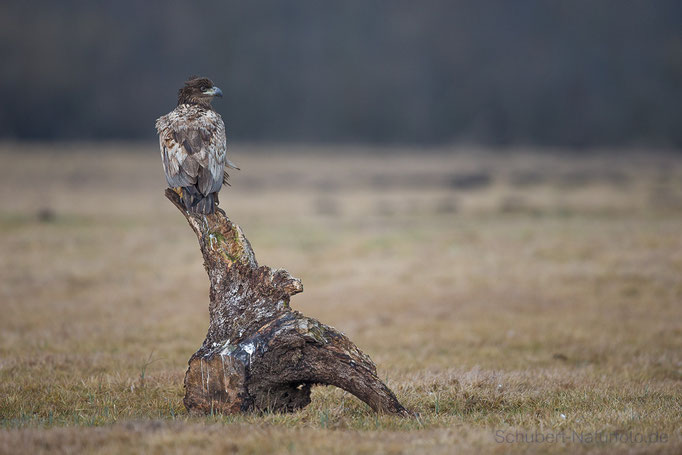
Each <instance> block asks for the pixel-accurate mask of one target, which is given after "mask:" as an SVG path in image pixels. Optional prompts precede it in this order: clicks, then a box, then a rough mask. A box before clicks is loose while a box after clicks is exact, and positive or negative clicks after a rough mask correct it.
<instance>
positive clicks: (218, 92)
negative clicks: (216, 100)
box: [204, 86, 223, 98]
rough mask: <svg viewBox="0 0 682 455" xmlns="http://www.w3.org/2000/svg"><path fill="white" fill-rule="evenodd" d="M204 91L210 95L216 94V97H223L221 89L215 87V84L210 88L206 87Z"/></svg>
mask: <svg viewBox="0 0 682 455" xmlns="http://www.w3.org/2000/svg"><path fill="white" fill-rule="evenodd" d="M204 93H205V94H207V95H211V96H218V97H221V98H222V97H223V91H222V90H220V89H219V88H218V87H215V86H214V87H211V88H210V89H208V90H206V91H205V92H204Z"/></svg>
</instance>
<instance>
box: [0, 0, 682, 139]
mask: <svg viewBox="0 0 682 455" xmlns="http://www.w3.org/2000/svg"><path fill="white" fill-rule="evenodd" d="M0 58H1V59H2V60H1V61H2V64H3V69H2V72H1V73H0V98H1V99H2V107H1V108H0V137H3V138H13V139H43V140H44V139H50V140H51V139H88V140H99V139H152V138H153V137H154V134H155V132H154V128H153V123H154V122H153V121H154V119H156V118H157V117H158V116H160V115H161V114H164V113H166V112H167V111H168V110H170V109H171V108H172V107H173V106H174V101H175V93H176V91H177V89H178V88H179V87H180V86H181V84H182V82H183V81H184V80H185V79H186V78H187V77H188V76H189V75H191V74H199V75H206V76H209V77H211V78H212V79H213V80H214V81H215V82H216V84H217V85H218V86H220V87H221V88H222V89H223V92H224V93H225V98H224V99H223V100H222V101H221V102H220V104H219V105H218V106H219V111H220V112H221V113H222V114H223V116H224V118H225V120H226V123H227V125H228V132H229V135H230V137H231V138H232V139H234V140H236V141H268V142H282V141H287V142H299V143H300V142H322V143H328V142H345V143H410V144H451V143H464V144H485V145H491V146H513V145H519V144H520V145H539V146H569V147H574V148H585V147H590V146H657V147H676V148H677V147H680V146H682V128H680V119H681V118H682V4H681V3H680V2H679V1H676V0H669V1H666V0H659V1H654V2H643V1H619V0H607V1H599V2H594V1H589V0H576V1H570V2H547V1H541V0H523V1H515V2H509V1H486V2H480V1H435V0H429V1H426V2H419V3H418V4H417V3H415V2H411V1H373V0H372V1H356V0H350V1H344V2H331V1H323V2H320V1H315V0H309V1H308V0H302V1H295V2H277V1H261V0H258V1H250V2H240V1H197V2H177V1H168V2H167V1H163V2H161V1H146V2H136V1H132V0H121V1H117V2H100V1H94V2H93V1H74V0H64V1H59V2H54V1H49V0H34V1H31V2H25V1H4V2H2V4H1V5H0Z"/></svg>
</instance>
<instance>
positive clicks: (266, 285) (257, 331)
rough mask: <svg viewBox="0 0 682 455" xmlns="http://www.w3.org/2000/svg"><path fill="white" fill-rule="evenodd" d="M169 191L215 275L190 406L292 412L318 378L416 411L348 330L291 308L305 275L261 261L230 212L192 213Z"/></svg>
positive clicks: (383, 404)
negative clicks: (381, 375)
mask: <svg viewBox="0 0 682 455" xmlns="http://www.w3.org/2000/svg"><path fill="white" fill-rule="evenodd" d="M166 197H167V198H168V199H169V200H170V201H171V202H172V203H173V204H174V205H175V206H176V207H177V208H178V209H179V210H180V212H181V213H182V214H183V215H184V216H185V218H186V219H187V221H188V222H189V225H190V227H191V228H192V230H193V231H194V233H195V234H196V236H197V238H198V239H199V246H200V248H201V253H202V254H203V256H204V267H205V268H206V271H207V272H208V276H209V280H210V303H209V318H210V322H209V327H208V333H207V334H206V339H205V340H204V343H203V344H202V346H201V347H200V348H199V350H198V351H197V352H196V353H194V355H192V357H191V358H190V359H189V368H188V370H187V373H186V375H185V399H184V403H185V407H186V408H187V409H188V410H189V411H190V412H201V413H210V412H222V413H235V412H244V411H249V410H271V411H293V410H296V409H300V408H302V407H304V406H306V405H307V404H308V403H310V390H311V387H312V386H313V385H317V384H319V385H334V386H337V387H340V388H342V389H343V390H346V391H348V392H350V393H352V394H353V395H355V396H356V397H358V398H359V399H361V400H362V401H364V402H365V403H367V404H368V405H369V406H370V407H371V408H372V409H374V410H375V411H377V412H386V413H392V414H398V415H404V416H407V415H409V413H408V411H407V410H406V409H405V408H404V407H403V406H402V405H401V404H400V403H399V402H398V400H397V399H396V397H395V395H394V394H393V392H392V391H391V390H390V389H389V388H388V387H387V386H386V385H385V384H384V383H383V382H382V381H381V380H380V379H379V378H378V376H377V372H376V366H375V365H374V363H373V362H372V360H371V359H370V358H369V357H368V356H367V355H365V354H363V353H362V352H361V351H360V350H359V349H358V348H357V347H356V346H355V345H354V344H353V343H352V342H351V341H350V340H349V339H348V338H347V337H346V336H345V335H343V334H342V333H340V332H338V331H336V330H334V329H333V328H331V327H329V326H326V325H324V324H322V323H320V322H319V321H317V320H315V319H312V318H308V317H305V316H303V315H302V314H301V313H299V312H297V311H294V310H292V309H291V307H290V306H289V299H290V297H291V296H292V295H294V294H297V293H299V292H302V291H303V285H302V284H301V281H300V280H299V279H297V278H294V277H292V276H291V275H290V274H289V272H287V271H286V270H284V269H271V268H270V267H267V266H259V265H258V263H257V262H256V257H255V255H254V253H253V250H252V249H251V245H250V244H249V241H248V240H247V239H246V237H245V236H244V233H243V232H242V230H241V228H240V227H239V226H237V225H236V224H234V223H233V222H232V221H230V219H229V218H228V217H227V215H226V214H225V212H223V211H222V210H220V209H217V210H216V213H215V214H211V215H197V214H192V213H189V212H187V211H186V210H185V209H184V207H183V205H182V202H181V201H180V198H179V196H178V195H177V194H176V193H175V192H174V191H173V190H170V189H169V190H166Z"/></svg>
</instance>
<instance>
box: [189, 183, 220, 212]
mask: <svg viewBox="0 0 682 455" xmlns="http://www.w3.org/2000/svg"><path fill="white" fill-rule="evenodd" d="M215 195H216V193H210V194H208V195H207V196H204V195H203V194H201V192H200V191H199V190H198V189H197V187H195V186H184V187H182V203H183V204H184V206H185V208H186V209H187V211H188V212H192V213H201V214H204V215H208V214H209V213H214V212H215Z"/></svg>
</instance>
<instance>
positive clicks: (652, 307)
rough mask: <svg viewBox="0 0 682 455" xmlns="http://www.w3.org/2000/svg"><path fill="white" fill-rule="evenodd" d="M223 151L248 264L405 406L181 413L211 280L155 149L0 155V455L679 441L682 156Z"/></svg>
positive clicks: (633, 447)
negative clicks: (276, 273)
mask: <svg viewBox="0 0 682 455" xmlns="http://www.w3.org/2000/svg"><path fill="white" fill-rule="evenodd" d="M232 150H233V152H232V155H231V156H232V158H233V159H234V161H236V162H237V163H239V164H240V166H241V168H242V171H241V172H239V173H236V174H235V175H234V177H233V179H232V182H233V186H232V187H231V188H228V189H223V191H222V193H221V206H222V207H223V208H224V209H225V210H226V211H227V213H228V215H229V216H230V218H231V219H232V220H233V221H235V222H237V223H239V224H240V225H241V227H242V228H243V230H244V232H245V234H246V235H247V237H248V238H249V240H250V241H251V244H252V245H253V248H254V250H255V252H256V255H257V257H258V260H259V262H260V263H261V264H267V265H270V266H273V267H285V268H287V269H288V270H289V271H290V272H291V273H292V274H293V275H294V276H297V277H299V278H301V279H302V281H303V284H304V286H305V291H304V293H303V294H301V295H298V296H296V297H294V298H293V300H292V307H294V308H295V309H298V310H300V311H302V312H303V313H305V314H306V315H309V316H313V317H315V318H318V319H320V320H321V321H323V322H325V323H327V324H330V325H332V326H334V327H336V328H337V329H339V330H342V331H343V332H344V333H346V334H347V335H348V336H349V337H350V338H351V339H352V340H353V341H354V342H355V343H356V344H357V345H358V346H359V347H360V348H361V349H362V350H363V351H364V352H366V353H367V354H369V355H370V356H371V357H372V358H373V360H374V361H375V363H376V364H377V367H378V370H379V374H380V376H381V377H382V378H383V379H385V380H386V381H387V383H388V384H389V386H390V387H391V388H393V390H394V391H395V392H396V394H397V395H398V398H399V399H400V400H401V401H402V402H403V403H404V404H405V405H406V406H407V407H409V408H411V409H413V410H415V411H417V412H419V413H420V418H419V419H400V418H395V417H390V416H383V415H379V416H377V415H375V414H374V413H373V412H371V411H370V410H369V408H368V407H367V406H366V405H365V404H363V403H361V402H359V401H358V400H357V399H355V398H354V397H353V396H351V395H349V394H346V393H344V392H343V391H341V390H339V389H334V388H316V389H314V392H313V401H312V403H311V404H310V405H309V406H308V407H307V408H305V409H304V410H302V411H300V412H297V413H294V414H287V415H278V414H249V415H239V416H233V415H230V416H221V415H214V416H207V417H203V418H201V417H190V416H188V415H187V413H186V411H185V409H184V408H183V406H182V397H183V388H182V379H183V376H184V373H185V369H186V366H187V360H188V358H189V357H190V355H191V354H192V353H193V352H194V351H195V350H196V349H197V348H198V347H199V345H200V344H201V342H202V341H203V338H204V335H205V333H206V328H207V323H208V309H207V304H208V296H207V292H208V280H207V278H206V276H205V272H204V270H203V267H202V260H201V255H200V253H199V251H198V248H197V243H196V238H195V237H194V235H193V234H192V232H191V231H190V229H189V227H188V226H187V225H186V222H185V220H184V219H183V218H182V216H181V215H180V214H179V213H178V212H177V211H176V209H175V208H174V207H172V206H171V204H170V203H169V202H168V201H167V200H166V199H165V198H164V197H163V189H164V187H165V181H164V179H163V174H162V169H161V163H160V159H159V157H158V152H157V146H156V144H142V145H140V144H108V145H92V146H89V145H87V144H80V145H77V146H69V145H59V146H44V145H43V146H37V145H36V146H28V145H12V144H5V145H3V146H1V147H0V277H1V280H0V309H1V310H2V313H1V315H2V316H1V317H0V453H48V452H49V453H73V452H77V451H84V452H89V453H103V454H108V453H111V454H114V453H159V454H161V453H163V454H166V453H188V452H205V451H209V452H214V451H222V452H228V453H258V452H265V453H354V452H357V453H368V454H374V453H420V452H427V453H444V454H445V453H448V454H449V453H454V452H465V453H502V452H504V453H507V452H524V451H528V450H530V451H534V452H540V453H544V452H568V453H575V452H595V453H621V452H632V453H640V452H642V453H644V452H646V453H652V452H653V453H681V452H682V155H679V154H678V155H677V156H675V155H672V154H665V153H656V154H654V153H648V152H644V151H642V152H627V153H616V154H610V155H609V154H605V153H601V152H592V153H587V152H584V153H583V154H582V155H579V156H578V157H575V156H572V155H568V154H562V153H560V152H553V153H550V152H544V153H542V152H540V151H536V152H531V151H524V150H515V151H514V150H511V151H505V152H503V153H501V154H498V155H495V154H492V153H490V152H486V151H485V150H469V149H457V150H416V149H415V150H410V149H402V148H398V149H393V150H391V149H376V150H371V149H364V148H360V147H356V148H350V147H348V148H341V147H318V148H315V147H308V148H305V147H304V148H296V147H293V146H292V147H289V148H285V147H268V146H259V147H254V146H247V145H239V144H237V145H235V146H233V147H232ZM538 435H542V437H543V438H544V439H547V438H549V437H552V438H558V439H559V442H556V441H549V442H548V441H544V442H538V441H537V439H538V438H539V436H538ZM562 435H563V436H562ZM637 435H640V436H642V437H643V438H645V439H648V438H652V442H651V443H646V442H645V441H642V440H640V439H639V438H640V436H637ZM656 435H657V436H656ZM578 437H582V438H583V442H582V443H581V442H580V440H579V439H578ZM590 437H592V440H591V442H590ZM530 439H532V440H530ZM596 439H598V440H596ZM654 439H656V440H655V441H654Z"/></svg>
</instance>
